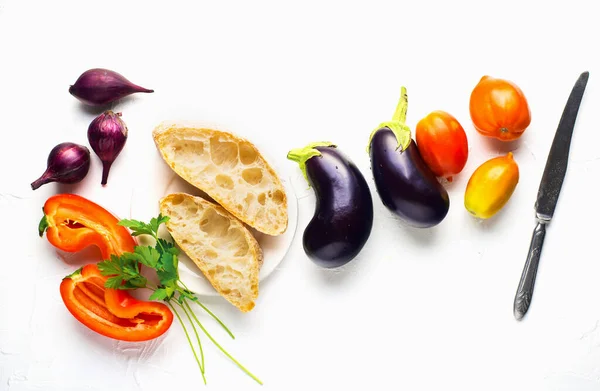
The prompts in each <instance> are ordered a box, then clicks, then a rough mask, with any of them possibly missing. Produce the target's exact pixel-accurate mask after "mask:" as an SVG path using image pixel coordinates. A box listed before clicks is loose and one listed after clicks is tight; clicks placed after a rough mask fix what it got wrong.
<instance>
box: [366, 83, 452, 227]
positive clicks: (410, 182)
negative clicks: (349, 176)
mask: <svg viewBox="0 0 600 391" xmlns="http://www.w3.org/2000/svg"><path fill="white" fill-rule="evenodd" d="M407 106H408V98H407V95H406V89H405V88H404V87H402V94H401V98H400V103H399V104H398V107H397V108H396V113H395V114H394V117H393V119H392V121H389V122H384V123H382V124H380V125H379V126H378V127H377V129H375V131H374V132H373V133H372V134H371V138H370V140H369V148H368V151H369V155H370V157H371V171H372V173H373V179H374V181H375V187H376V188H377V193H378V194H379V197H380V198H381V201H382V202H383V204H384V205H385V206H386V207H387V208H388V209H389V210H390V211H391V212H392V213H394V214H396V215H397V216H398V217H400V219H401V220H402V221H403V222H404V223H405V224H407V225H409V226H412V227H415V228H429V227H433V226H435V225H438V224H439V223H441V222H442V220H444V218H445V217H446V215H447V214H448V210H449V208H450V198H449V197H448V192H447V191H446V189H445V188H444V186H442V184H441V183H440V182H439V181H438V180H437V178H436V176H435V174H433V172H432V171H431V170H430V169H429V167H428V166H427V164H426V163H425V161H424V160H423V158H422V157H421V153H420V152H419V149H418V147H417V144H416V143H415V142H414V140H412V138H411V134H410V129H409V128H408V126H406V124H405V119H406V110H407Z"/></svg>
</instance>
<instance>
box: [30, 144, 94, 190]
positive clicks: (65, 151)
mask: <svg viewBox="0 0 600 391" xmlns="http://www.w3.org/2000/svg"><path fill="white" fill-rule="evenodd" d="M90 160H91V158H90V150H89V149H88V148H87V147H85V146H83V145H79V144H75V143H69V142H65V143H60V144H58V145H57V146H55V147H54V148H52V150H51V151H50V154H48V161H47V165H46V166H47V167H46V171H44V173H43V174H42V176H41V177H39V178H38V179H36V180H35V181H33V182H32V183H31V189H32V190H37V189H38V188H39V187H40V186H42V185H45V184H47V183H50V182H58V183H64V184H73V183H77V182H80V181H82V180H83V178H85V177H86V175H87V173H88V171H89V169H90Z"/></svg>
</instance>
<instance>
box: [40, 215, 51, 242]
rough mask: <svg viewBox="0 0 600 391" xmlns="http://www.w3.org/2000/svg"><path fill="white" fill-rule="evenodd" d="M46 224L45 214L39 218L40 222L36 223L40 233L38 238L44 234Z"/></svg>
mask: <svg viewBox="0 0 600 391" xmlns="http://www.w3.org/2000/svg"><path fill="white" fill-rule="evenodd" d="M48 226H49V224H48V218H47V217H46V215H44V217H42V219H41V220H40V224H39V225H38V233H39V235H40V238H41V237H42V236H44V232H46V229H47V228H48Z"/></svg>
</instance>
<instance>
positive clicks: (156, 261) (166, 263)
mask: <svg viewBox="0 0 600 391" xmlns="http://www.w3.org/2000/svg"><path fill="white" fill-rule="evenodd" d="M167 221H169V217H168V216H162V215H161V214H159V215H158V217H154V218H152V219H151V220H150V223H144V222H142V221H138V220H127V219H125V220H121V221H120V222H119V225H122V226H124V227H127V228H129V229H130V230H131V234H132V235H133V236H140V235H148V236H151V237H152V238H154V240H155V241H156V244H155V246H136V247H135V248H134V252H132V253H123V254H121V255H120V256H116V255H111V257H110V259H108V260H105V261H102V262H100V263H99V264H98V269H100V273H102V275H104V276H108V277H109V278H108V280H107V281H106V283H105V286H106V287H107V288H111V289H138V288H146V289H150V290H152V291H153V292H152V294H151V295H150V298H149V299H150V300H163V301H165V302H166V303H167V305H168V306H169V307H170V308H171V310H172V311H173V313H174V314H175V316H176V317H177V319H178V320H179V323H181V326H182V328H183V331H184V333H185V336H186V338H187V341H188V343H189V345H190V347H191V349H192V353H193V354H194V358H195V359H196V362H197V363H198V367H199V368H200V372H201V373H202V379H203V380H204V384H206V376H205V365H204V350H203V348H202V342H201V339H200V334H199V332H198V328H200V330H201V331H202V332H204V334H205V335H206V336H207V337H208V339H210V340H211V342H212V343H214V344H215V346H216V347H217V348H218V349H219V350H220V351H221V352H223V354H225V355H226V356H227V357H228V358H229V359H231V360H232V361H233V362H234V363H235V364H236V365H237V366H238V367H239V368H240V369H241V370H243V371H244V372H245V373H246V374H248V375H249V376H250V377H251V378H253V379H254V380H255V381H256V382H258V383H259V384H262V382H261V381H260V380H259V379H258V378H257V377H256V376H255V375H253V374H252V373H250V371H248V370H247V369H246V368H245V367H244V366H243V365H242V364H240V362H239V361H237V360H236V359H235V358H233V356H231V355H230V354H229V353H228V352H227V351H226V350H225V349H224V348H223V347H222V346H221V345H220V344H219V343H218V342H217V341H216V340H215V339H214V338H213V337H212V335H211V334H210V333H209V332H208V331H207V330H206V328H205V327H204V325H203V324H202V323H201V322H200V320H199V319H198V317H197V316H196V314H195V313H194V311H193V310H192V307H191V306H190V302H192V303H196V304H197V305H199V306H200V307H201V308H202V309H203V310H204V311H206V313H207V314H208V315H210V316H211V317H212V318H213V319H214V320H216V321H217V322H218V323H219V324H220V325H221V327H223V329H224V330H225V331H226V332H227V333H228V334H229V335H230V336H231V338H233V339H235V337H234V336H233V334H232V333H231V331H230V330H229V329H228V328H227V326H225V324H224V323H223V322H222V321H221V320H220V319H219V318H218V317H217V316H216V315H215V314H214V313H213V312H212V311H210V310H209V309H208V308H207V307H206V306H205V305H204V304H202V303H201V302H200V301H199V300H198V297H196V295H195V293H194V292H192V291H191V290H190V289H188V287H187V286H186V285H185V284H184V283H183V281H181V280H180V279H179V272H178V269H177V267H178V264H179V260H178V255H179V249H178V248H177V247H175V245H174V244H173V242H170V241H167V240H165V239H163V238H160V237H159V236H158V231H159V228H160V226H161V225H162V224H165V223H166V222H167ZM140 265H144V266H146V267H148V268H150V269H153V270H155V271H156V275H157V276H158V281H159V284H158V285H156V286H154V285H153V284H151V283H150V282H149V281H148V279H147V278H146V277H144V276H143V275H142V274H141V271H140ZM176 307H178V308H179V309H180V310H181V311H183V313H184V314H185V317H186V318H187V320H188V322H189V323H190V325H191V327H192V330H193V332H194V336H195V337H196V342H197V344H198V351H199V353H200V357H198V353H197V352H196V349H195V348H194V344H193V343H192V339H191V337H190V333H189V332H188V329H187V327H186V326H185V323H184V322H183V319H182V317H181V315H180V314H179V313H178V312H177V309H176ZM196 325H197V326H198V328H196Z"/></svg>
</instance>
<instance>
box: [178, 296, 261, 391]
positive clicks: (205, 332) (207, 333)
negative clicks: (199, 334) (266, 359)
mask: <svg viewBox="0 0 600 391" xmlns="http://www.w3.org/2000/svg"><path fill="white" fill-rule="evenodd" d="M183 303H184V304H185V306H186V307H187V308H188V310H189V311H190V313H191V314H192V316H193V317H194V320H195V321H196V323H198V326H200V328H201V329H202V331H204V334H206V336H207V337H208V338H209V339H210V340H211V341H212V343H214V344H215V346H216V347H217V348H219V350H220V351H221V352H223V354H224V355H226V356H227V357H229V359H230V360H231V361H233V362H234V363H235V364H236V365H237V366H238V367H239V368H240V369H241V370H242V371H244V372H245V373H246V374H247V375H248V376H250V377H251V378H252V379H254V380H255V381H256V382H257V383H258V384H260V385H261V386H262V385H263V382H262V381H260V379H259V378H258V377H256V376H254V375H253V374H252V373H251V372H250V371H249V370H247V369H246V368H245V367H244V366H243V365H242V364H241V363H240V362H239V361H238V360H236V359H235V358H233V356H232V355H231V354H229V353H228V352H227V351H226V350H225V349H223V347H222V346H221V345H219V343H218V342H217V341H215V339H214V338H213V337H212V335H210V333H209V332H208V331H207V330H206V329H205V328H204V326H202V323H200V321H199V320H198V318H197V317H196V314H195V313H194V311H192V309H191V307H190V305H189V303H188V302H187V301H184V302H183Z"/></svg>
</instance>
